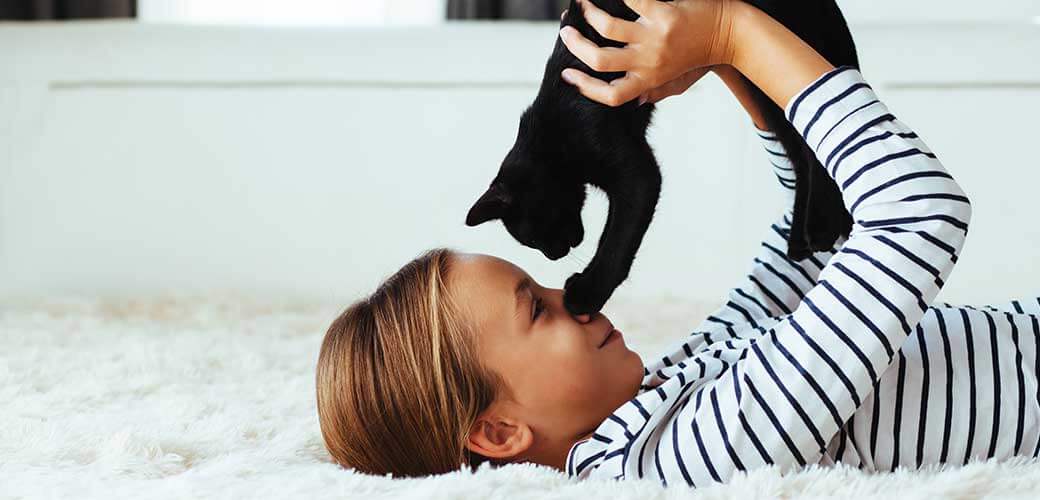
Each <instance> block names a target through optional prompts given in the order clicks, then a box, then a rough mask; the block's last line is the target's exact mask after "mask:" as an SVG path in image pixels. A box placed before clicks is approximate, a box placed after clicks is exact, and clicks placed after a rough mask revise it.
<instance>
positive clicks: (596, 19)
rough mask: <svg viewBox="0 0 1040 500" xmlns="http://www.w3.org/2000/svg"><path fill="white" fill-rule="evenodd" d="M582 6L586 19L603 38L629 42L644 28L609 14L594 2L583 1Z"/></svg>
mask: <svg viewBox="0 0 1040 500" xmlns="http://www.w3.org/2000/svg"><path fill="white" fill-rule="evenodd" d="M581 7H582V9H583V10H584V11H585V19H586V20H587V21H588V22H589V24H590V25H591V26H592V28H593V29H595V30H596V32H597V33H599V34H600V35H602V36H603V38H608V39H610V40H615V41H618V42H625V43H628V42H632V41H635V39H636V37H637V36H638V35H639V31H640V30H641V29H643V27H642V26H641V25H639V24H637V23H634V22H631V21H626V20H624V19H618V18H616V17H614V16H611V15H610V14H607V12H606V11H604V10H603V9H601V8H599V7H597V6H596V5H595V4H593V3H592V2H581Z"/></svg>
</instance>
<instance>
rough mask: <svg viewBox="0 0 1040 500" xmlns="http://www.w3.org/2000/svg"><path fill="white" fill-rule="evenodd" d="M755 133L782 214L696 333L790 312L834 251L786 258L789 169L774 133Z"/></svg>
mask: <svg viewBox="0 0 1040 500" xmlns="http://www.w3.org/2000/svg"><path fill="white" fill-rule="evenodd" d="M756 134H757V137H758V138H759V139H760V140H761V142H762V148H763V149H764V150H765V151H764V152H765V156H766V159H767V160H768V161H769V165H770V167H771V168H772V170H773V175H774V176H775V177H776V180H777V182H778V183H779V184H780V189H781V192H782V193H783V199H784V207H785V209H784V210H783V212H782V214H781V215H780V217H777V219H776V220H775V221H774V222H773V223H772V224H770V225H769V227H768V228H767V229H766V231H765V234H764V236H763V238H762V242H761V243H760V244H759V248H758V250H757V251H756V254H755V256H754V258H753V259H752V262H751V266H750V270H749V271H748V274H747V275H746V276H745V277H744V278H743V280H742V281H741V282H740V283H739V284H738V285H737V286H736V287H734V288H732V289H730V290H729V291H728V292H727V293H726V296H725V297H724V298H723V300H724V301H725V302H724V303H723V305H722V306H721V307H720V308H719V309H718V310H717V311H715V312H714V313H712V314H710V315H708V317H707V319H705V322H704V324H702V325H701V327H700V328H698V330H716V329H719V328H726V329H728V327H731V326H734V325H741V324H748V323H750V324H753V325H754V324H756V321H757V320H759V319H761V318H765V317H776V316H783V315H785V314H789V313H791V312H792V311H794V309H795V308H796V307H798V304H799V303H800V302H801V301H802V297H804V296H805V294H806V292H808V291H809V290H810V289H811V288H812V287H814V286H816V278H817V276H819V274H820V271H821V270H823V268H824V266H825V265H826V264H827V262H828V261H829V260H830V258H831V257H832V256H833V255H834V253H835V251H836V250H835V249H832V250H826V251H820V252H814V253H813V254H812V255H811V256H809V258H808V259H805V260H803V261H801V262H799V261H795V260H792V259H791V258H789V257H788V256H787V238H788V235H789V234H790V231H791V224H792V220H793V218H794V193H795V174H794V165H793V164H792V163H791V160H790V158H788V155H787V150H786V149H785V148H784V146H783V144H781V143H780V140H779V139H778V138H777V136H776V134H774V133H773V132H771V131H765V130H759V129H756ZM843 242H844V238H839V239H838V241H837V242H836V243H835V248H840V247H841V245H842V243H843Z"/></svg>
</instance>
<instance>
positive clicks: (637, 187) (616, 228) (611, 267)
mask: <svg viewBox="0 0 1040 500" xmlns="http://www.w3.org/2000/svg"><path fill="white" fill-rule="evenodd" d="M644 161H646V160H644ZM649 161H650V162H652V166H653V168H652V169H648V170H649V171H641V172H639V174H638V175H639V177H638V178H637V179H631V180H628V181H626V182H623V183H618V185H617V186H616V187H614V188H613V189H610V190H608V192H607V195H608V197H609V199H610V208H609V209H608V212H607V222H606V224H605V225H604V227H603V234H602V235H600V238H599V243H598V245H597V247H596V255H595V256H594V257H593V258H592V261H591V262H590V263H589V265H588V266H586V267H585V269H584V270H583V271H581V272H580V273H575V274H573V275H571V277H569V278H567V281H566V283H565V284H564V293H563V304H564V307H566V308H567V310H568V311H570V312H571V313H572V314H591V313H594V312H597V311H599V310H600V309H602V308H603V305H604V304H606V303H607V300H608V299H610V296H611V295H612V294H613V293H614V290H615V289H617V287H618V286H620V285H621V283H622V282H624V281H625V279H627V278H628V272H629V270H630V269H631V268H632V262H633V261H634V260H635V256H636V252H637V251H638V250H639V245H640V244H641V243H642V241H643V235H645V234H646V231H647V228H649V226H650V221H651V220H652V219H653V215H654V210H655V209H656V207H657V200H658V198H659V197H660V193H661V175H660V171H659V170H657V165H656V162H654V161H653V158H652V156H651V157H650V160H649Z"/></svg>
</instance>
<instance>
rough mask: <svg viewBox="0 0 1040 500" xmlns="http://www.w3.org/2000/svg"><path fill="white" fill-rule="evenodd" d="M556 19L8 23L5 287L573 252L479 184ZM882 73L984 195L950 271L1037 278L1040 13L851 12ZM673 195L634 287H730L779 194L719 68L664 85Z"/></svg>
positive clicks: (995, 279)
mask: <svg viewBox="0 0 1040 500" xmlns="http://www.w3.org/2000/svg"><path fill="white" fill-rule="evenodd" d="M554 31H555V27H554V26H553V25H552V24H551V23H550V24H524V23H516V24H494V25H490V24H472V25H457V24H448V25H444V26H437V27H426V28H407V29H405V28H396V29H390V28H384V29H360V28H354V29H329V28H322V29H285V28H282V29H263V28H220V27H183V26H162V25H138V24H132V23H118V22H102V23H77V24H62V25H48V24H43V25H31V26H29V25H0V47H3V48H4V50H0V295H8V296H10V295H35V294H50V293H67V292H76V293H87V294H106V295H125V294H134V293H161V292H168V291H181V292H184V291H188V292H192V291H202V290H212V289H228V290H242V291H249V292H253V293H286V294H305V295H321V296H334V297H342V298H343V299H344V300H346V299H349V298H353V297H355V296H356V295H358V294H360V293H363V292H367V291H370V290H371V289H372V288H373V287H374V286H375V285H376V283H378V281H379V280H380V279H382V278H383V277H385V276H386V275H387V274H389V273H391V272H392V271H394V270H396V268H397V267H399V266H400V265H401V264H402V263H404V262H405V261H406V260H407V259H409V258H411V257H412V256H414V255H415V254H417V253H418V252H420V251H421V250H422V249H425V248H428V247H430V246H434V245H448V246H455V247H458V248H461V249H465V250H471V251H480V252H487V253H493V254H496V255H500V256H503V257H505V258H508V259H510V260H513V261H514V262H517V263H518V264H520V265H521V266H523V267H525V268H526V269H528V270H529V271H530V272H531V273H532V275H534V276H535V278H536V279H538V280H540V281H542V282H543V283H545V284H547V285H551V286H562V283H563V279H564V278H565V277H566V276H568V275H569V274H570V273H572V272H574V271H576V270H580V269H581V268H582V267H583V265H584V263H586V262H587V261H588V259H589V258H590V257H591V256H592V254H593V252H594V250H595V242H596V239H597V238H598V233H599V230H600V228H601V227H602V221H603V217H604V216H603V212H604V209H605V202H604V200H603V198H602V196H594V197H593V199H592V202H591V203H590V205H589V206H588V207H587V208H586V211H585V216H586V227H587V237H586V241H585V243H584V244H583V245H582V246H581V247H579V248H578V249H577V250H576V251H575V252H573V254H572V256H570V257H567V258H565V259H563V260H561V261H558V262H555V263H552V262H548V261H546V260H545V259H544V258H542V257H541V254H539V253H537V252H535V251H533V250H530V249H526V248H523V247H520V246H519V245H517V244H516V243H514V242H513V241H512V240H511V239H510V238H509V236H508V234H507V233H506V232H505V230H504V229H503V228H502V227H501V225H500V224H498V223H495V224H487V225H484V226H481V227H479V228H467V227H465V226H464V224H463V219H464V217H465V214H466V210H467V209H468V208H469V206H470V204H471V203H472V201H473V200H474V199H475V197H476V196H477V195H479V194H480V192H482V190H483V188H484V187H485V186H486V185H487V183H488V181H489V180H490V178H491V176H492V175H493V174H494V172H495V171H496V170H497V167H498V165H499V162H500V161H501V159H502V156H503V155H504V154H505V152H506V151H507V150H508V148H509V146H510V145H511V144H512V141H513V138H514V135H515V131H516V124H517V118H518V116H519V113H520V111H521V110H522V109H523V107H524V106H526V105H527V104H528V103H529V102H530V100H531V99H532V98H533V96H534V93H535V91H536V89H537V83H538V79H539V77H540V75H541V71H542V65H543V64H544V60H545V57H546V55H547V54H548V51H549V48H550V47H551V45H552V42H553V38H554ZM854 31H855V34H856V36H857V40H858V44H859V47H860V51H861V55H862V60H863V62H864V73H865V74H866V76H867V78H868V80H869V81H870V82H871V83H872V84H873V85H874V87H875V88H876V89H877V90H878V92H879V94H880V95H881V97H882V98H883V99H884V100H885V101H886V102H887V103H888V104H889V105H890V107H891V108H892V109H893V110H894V112H895V113H896V114H897V115H898V116H899V117H900V118H901V119H903V120H904V121H905V122H906V123H908V124H909V125H910V126H912V127H914V128H915V129H916V130H917V131H918V132H919V133H920V134H921V135H922V136H923V137H924V139H925V140H926V141H927V142H928V143H929V145H930V146H931V147H932V148H933V149H934V150H936V151H937V152H938V154H939V157H940V158H941V159H942V160H943V161H944V163H945V164H946V166H947V168H948V169H949V170H950V171H951V172H953V173H954V175H955V176H957V178H958V179H959V180H960V181H961V183H962V185H963V186H964V188H965V190H966V191H967V192H968V194H969V195H970V196H971V197H972V199H973V201H974V208H975V218H974V220H973V227H972V231H971V235H970V236H969V239H968V243H967V245H966V248H965V250H964V253H963V258H962V259H961V261H960V264H959V265H958V267H957V270H956V271H954V274H953V276H952V278H951V279H950V281H949V283H948V285H947V287H946V288H945V289H944V291H943V293H942V294H941V295H940V297H941V298H944V299H946V300H951V301H974V302H981V301H998V300H1003V299H1005V298H1011V297H1017V296H1024V295H1028V294H1034V295H1036V294H1038V293H1040V270H1038V269H1037V268H1036V266H1035V264H1034V262H1036V257H1037V250H1036V249H1037V248H1040V224H1038V223H1037V221H1036V220H1035V213H1036V209H1035V208H1034V202H1035V199H1036V198H1037V195H1038V189H1040V187H1038V186H1040V173H1038V168H1037V167H1038V166H1040V165H1038V161H1037V159H1036V158H1037V157H1036V154H1035V153H1034V152H1033V149H1034V143H1035V142H1036V126H1035V120H1036V118H1035V117H1036V116H1037V114H1038V112H1040V60H1038V57H1037V54H1040V26H1036V25H1030V24H1028V23H1025V22H1020V23H991V22H986V23H977V24H964V23H955V24H935V25H920V24H918V25H905V24H887V23H881V24H878V23H866V24H862V25H857V26H854ZM655 123H656V124H655V126H654V128H653V129H652V132H651V133H652V141H653V143H654V145H655V147H656V150H657V151H658V154H659V159H660V161H661V164H662V165H663V169H664V176H665V186H664V192H663V194H662V200H661V203H660V205H659V212H658V214H659V215H658V217H657V218H656V220H655V221H654V224H653V226H652V227H651V232H650V233H649V234H648V236H647V238H646V240H645V243H644V247H643V249H642V251H641V253H640V255H639V257H638V259H637V261H636V264H635V267H634V269H633V272H632V276H631V278H630V281H629V282H628V283H626V284H625V285H623V287H622V288H621V289H620V291H619V294H620V295H628V296H657V295H663V294H670V295H676V296H678V297H680V298H691V299H692V298H715V297H718V296H719V295H720V294H721V293H722V292H723V291H724V290H725V289H726V288H727V287H728V286H731V285H732V284H734V283H735V282H736V281H737V280H738V279H739V278H740V277H741V276H742V275H743V273H744V272H745V271H746V269H747V264H748V262H749V261H750V259H751V257H752V256H753V254H754V252H755V251H756V250H757V242H758V240H759V238H760V237H761V236H762V235H763V234H764V233H763V231H764V230H765V229H766V227H767V224H768V222H770V221H771V220H772V219H773V218H774V216H775V215H776V214H777V213H778V212H779V210H780V209H781V207H780V206H779V196H778V192H777V187H776V186H775V179H774V178H773V177H772V174H771V173H770V172H769V170H768V168H769V165H768V164H767V163H765V158H764V157H763V155H762V153H761V151H760V149H758V145H757V143H755V142H754V141H753V134H752V133H751V131H750V129H749V128H748V123H747V120H746V118H745V117H744V116H743V115H742V114H741V112H740V110H739V109H738V107H737V106H736V104H735V102H734V101H733V100H732V98H731V97H730V96H729V95H728V94H727V93H726V92H725V90H724V88H723V87H722V86H721V85H719V84H718V83H717V82H716V81H714V80H712V81H706V82H704V83H703V84H699V85H698V87H697V88H696V89H695V90H694V91H692V92H691V93H689V94H687V95H685V96H682V97H680V98H675V99H673V100H671V101H666V102H665V103H664V104H663V105H662V106H661V107H660V109H659V111H658V114H657V117H656V119H655Z"/></svg>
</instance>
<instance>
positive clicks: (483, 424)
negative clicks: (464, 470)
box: [466, 416, 534, 460]
mask: <svg viewBox="0 0 1040 500" xmlns="http://www.w3.org/2000/svg"><path fill="white" fill-rule="evenodd" d="M533 442H534V434H533V433H532V432H531V427H529V426H528V425H527V424H525V423H523V422H520V421H517V420H513V419H511V418H505V417H498V416H490V417H486V416H481V417H480V418H478V419H477V422H476V423H474V424H473V428H472V429H471V430H470V432H469V437H468V438H467V439H466V448H467V449H469V451H472V452H474V453H478V454H480V455H481V456H484V457H487V458H493V459H499V460H509V459H513V458H516V457H518V456H519V455H520V454H522V453H523V452H525V451H527V450H528V448H530V447H531V444H532V443H533Z"/></svg>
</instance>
